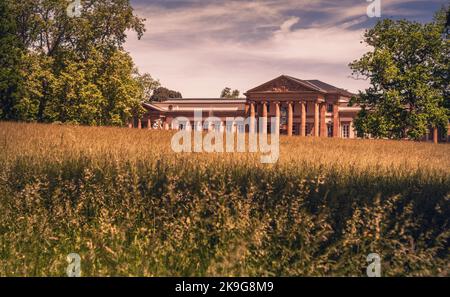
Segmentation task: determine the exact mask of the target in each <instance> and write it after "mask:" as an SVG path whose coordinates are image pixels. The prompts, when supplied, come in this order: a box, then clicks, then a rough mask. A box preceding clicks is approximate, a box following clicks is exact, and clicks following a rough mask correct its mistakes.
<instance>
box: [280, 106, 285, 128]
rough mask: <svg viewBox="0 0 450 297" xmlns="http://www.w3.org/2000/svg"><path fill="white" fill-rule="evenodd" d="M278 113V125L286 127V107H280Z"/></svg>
mask: <svg viewBox="0 0 450 297" xmlns="http://www.w3.org/2000/svg"><path fill="white" fill-rule="evenodd" d="M280 113H281V118H280V124H281V125H286V123H287V107H286V106H282V107H281V112H280Z"/></svg>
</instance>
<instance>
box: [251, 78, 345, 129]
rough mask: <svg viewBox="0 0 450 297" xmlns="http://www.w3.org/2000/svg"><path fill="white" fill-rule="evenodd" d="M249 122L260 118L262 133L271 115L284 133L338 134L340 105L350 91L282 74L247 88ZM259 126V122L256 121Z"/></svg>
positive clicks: (268, 124) (266, 127)
mask: <svg viewBox="0 0 450 297" xmlns="http://www.w3.org/2000/svg"><path fill="white" fill-rule="evenodd" d="M245 95H246V96H247V105H248V108H247V109H248V110H249V111H250V113H249V115H248V116H249V117H250V118H251V122H257V121H258V120H259V121H263V125H262V127H264V128H263V131H261V132H262V133H267V131H268V130H269V129H270V128H269V127H270V120H269V118H272V117H275V118H276V121H277V122H278V123H280V124H279V127H280V129H279V130H277V131H275V132H276V133H280V132H281V133H283V134H286V135H288V136H292V135H299V136H315V137H340V135H341V133H339V132H340V115H339V113H340V105H341V104H343V105H344V104H345V106H347V104H348V101H349V100H350V97H351V96H352V94H351V93H349V92H347V91H345V90H343V89H338V88H336V87H333V86H331V85H328V84H326V83H323V82H320V81H305V80H300V79H296V78H293V77H290V76H285V75H282V76H280V77H278V78H276V79H274V80H272V81H269V82H267V83H265V84H263V85H261V86H258V87H256V88H254V89H251V90H249V91H248V92H246V93H245ZM256 127H259V125H256Z"/></svg>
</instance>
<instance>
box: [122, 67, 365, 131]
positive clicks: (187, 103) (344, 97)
mask: <svg viewBox="0 0 450 297" xmlns="http://www.w3.org/2000/svg"><path fill="white" fill-rule="evenodd" d="M244 95H245V96H246V98H245V99H223V98H213V99H171V100H167V101H164V102H158V103H143V107H144V108H145V109H146V110H147V113H146V114H145V115H144V116H143V118H142V119H135V121H134V122H133V123H130V127H132V126H134V127H138V128H146V129H197V130H198V129H217V128H218V129H236V127H227V126H226V123H227V122H226V119H227V117H234V118H238V117H243V118H248V117H250V118H254V119H256V121H263V123H267V128H266V129H265V131H267V132H271V131H270V127H271V125H270V119H271V118H276V119H277V121H278V122H279V129H278V131H274V132H276V133H281V134H286V135H288V136H292V135H300V136H315V137H319V136H320V137H342V138H355V137H356V133H355V131H354V128H353V121H354V119H355V117H356V115H357V113H358V111H359V108H358V107H351V106H349V101H350V98H351V97H352V96H353V95H354V94H352V93H350V92H348V91H346V90H344V89H341V88H337V87H335V86H332V85H330V84H327V83H324V82H322V81H320V80H301V79H298V78H294V77H291V76H287V75H282V76H279V77H277V78H275V79H273V80H271V81H269V82H266V83H264V84H262V85H260V86H258V87H255V88H253V89H251V90H249V91H247V92H246V93H245V94H244ZM196 110H197V111H199V110H201V112H202V116H203V119H205V118H207V117H210V116H214V117H215V118H218V119H220V121H219V122H218V123H215V124H214V125H213V126H214V127H211V126H206V127H205V125H204V123H201V122H198V121H197V122H196V119H195V118H194V111H196ZM177 117H184V118H186V119H188V120H187V121H186V122H176V121H173V120H174V119H175V118H177ZM277 126H278V125H277ZM258 127H259V124H258V123H257V124H256V125H250V126H249V127H248V128H247V131H248V130H253V131H255V130H257V129H258ZM263 127H265V125H264V124H263ZM263 130H264V128H263Z"/></svg>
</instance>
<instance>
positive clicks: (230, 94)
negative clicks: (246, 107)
mask: <svg viewBox="0 0 450 297" xmlns="http://www.w3.org/2000/svg"><path fill="white" fill-rule="evenodd" d="M239 95H240V92H239V90H233V91H231V89H230V88H228V87H226V88H225V89H223V90H222V93H221V94H220V98H228V99H236V98H239Z"/></svg>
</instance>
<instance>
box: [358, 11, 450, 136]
mask: <svg viewBox="0 0 450 297" xmlns="http://www.w3.org/2000/svg"><path fill="white" fill-rule="evenodd" d="M445 22H446V10H443V11H441V12H439V13H438V14H437V15H436V18H435V20H434V21H433V22H431V23H427V24H421V23H418V22H410V21H406V20H400V21H393V20H389V19H385V20H382V21H379V22H378V23H377V24H376V25H375V27H374V28H372V29H370V30H367V31H366V33H365V35H364V42H365V43H366V44H367V45H369V46H370V47H371V48H372V49H373V50H372V51H370V52H368V53H366V54H365V55H364V56H363V57H362V58H361V59H359V60H357V61H354V62H352V63H351V64H350V67H351V69H352V70H353V75H354V76H356V77H357V78H363V79H367V80H369V81H370V87H369V88H368V89H367V90H365V91H364V92H360V94H359V96H358V97H356V98H354V102H356V103H358V104H360V105H361V107H362V110H361V112H360V113H359V116H358V118H357V119H356V121H355V126H356V129H357V131H358V134H359V135H365V136H368V135H370V136H373V137H380V138H381V137H387V138H397V139H398V138H405V137H406V138H410V139H420V138H421V137H422V136H424V135H425V134H426V133H427V131H428V129H429V128H430V127H439V128H440V129H441V130H446V127H447V125H448V122H449V116H450V109H449V87H448V82H449V73H448V71H449V57H450V56H449V44H448V40H447V36H446V34H445V31H446V29H445Z"/></svg>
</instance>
